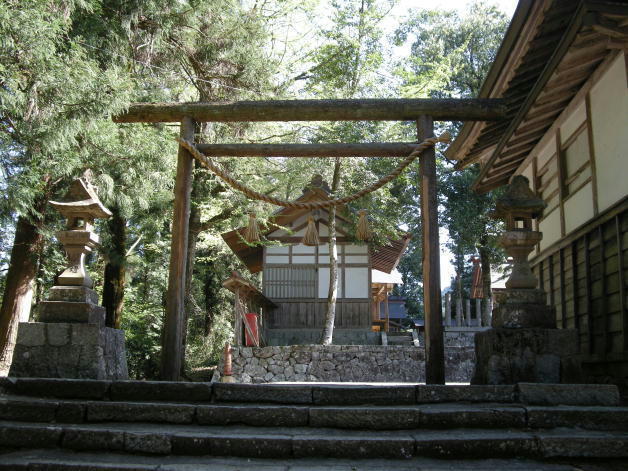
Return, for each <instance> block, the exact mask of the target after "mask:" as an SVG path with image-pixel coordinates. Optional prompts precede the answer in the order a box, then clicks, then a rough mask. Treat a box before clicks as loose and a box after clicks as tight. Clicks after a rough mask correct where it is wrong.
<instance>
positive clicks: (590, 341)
mask: <svg viewBox="0 0 628 471" xmlns="http://www.w3.org/2000/svg"><path fill="white" fill-rule="evenodd" d="M584 274H585V296H586V304H587V334H588V339H587V343H588V350H589V355H591V354H593V353H594V352H593V300H592V296H591V257H590V254H589V234H588V233H587V234H585V236H584Z"/></svg>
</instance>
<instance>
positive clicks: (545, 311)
mask: <svg viewBox="0 0 628 471" xmlns="http://www.w3.org/2000/svg"><path fill="white" fill-rule="evenodd" d="M492 319H493V320H492V322H491V324H492V326H493V327H494V328H501V327H503V328H507V329H521V328H544V329H555V328H556V312H555V310H554V308H552V307H550V306H547V305H545V304H526V303H514V302H512V301H510V302H508V303H506V304H499V305H497V306H495V308H494V309H493V317H492Z"/></svg>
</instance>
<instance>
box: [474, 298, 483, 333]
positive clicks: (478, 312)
mask: <svg viewBox="0 0 628 471" xmlns="http://www.w3.org/2000/svg"><path fill="white" fill-rule="evenodd" d="M475 324H476V325H477V326H478V327H482V300H481V299H480V298H476V299H475Z"/></svg>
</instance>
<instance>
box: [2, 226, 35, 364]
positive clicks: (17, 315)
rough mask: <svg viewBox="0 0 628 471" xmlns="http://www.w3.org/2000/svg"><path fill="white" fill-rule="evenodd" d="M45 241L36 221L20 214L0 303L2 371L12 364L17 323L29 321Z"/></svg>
mask: <svg viewBox="0 0 628 471" xmlns="http://www.w3.org/2000/svg"><path fill="white" fill-rule="evenodd" d="M42 241H43V237H42V235H41V234H40V233H39V230H38V227H37V225H35V224H33V223H32V222H31V221H29V220H28V219H27V218H25V217H23V216H20V217H19V219H18V221H17V226H16V228H15V239H14V242H13V248H12V250H11V260H10V262H9V271H8V273H7V279H6V286H5V288H4V296H3V297H2V307H0V375H5V374H7V373H8V370H9V367H10V366H11V359H12V358H13V348H14V347H15V338H16V336H17V326H18V323H19V322H20V321H24V322H25V321H28V316H29V314H30V309H31V301H32V298H33V282H34V280H35V275H36V273H37V253H38V251H39V250H40V249H41V243H42Z"/></svg>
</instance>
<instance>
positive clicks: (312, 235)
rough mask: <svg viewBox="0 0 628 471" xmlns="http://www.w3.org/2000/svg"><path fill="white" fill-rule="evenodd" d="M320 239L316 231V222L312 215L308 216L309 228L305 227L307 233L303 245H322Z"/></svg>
mask: <svg viewBox="0 0 628 471" xmlns="http://www.w3.org/2000/svg"><path fill="white" fill-rule="evenodd" d="M320 244H321V242H320V239H319V238H318V232H317V231H316V223H315V222H314V218H313V217H312V216H308V218H307V228H306V229H305V235H304V236H303V245H309V246H314V245H320Z"/></svg>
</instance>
